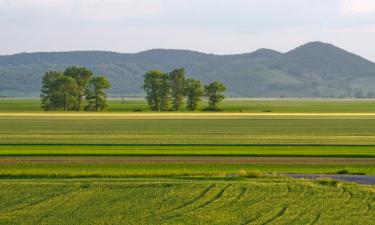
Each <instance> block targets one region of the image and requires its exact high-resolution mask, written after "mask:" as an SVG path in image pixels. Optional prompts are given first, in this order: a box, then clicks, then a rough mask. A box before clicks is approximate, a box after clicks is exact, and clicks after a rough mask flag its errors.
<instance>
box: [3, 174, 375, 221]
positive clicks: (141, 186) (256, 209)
mask: <svg viewBox="0 0 375 225" xmlns="http://www.w3.org/2000/svg"><path fill="white" fill-rule="evenodd" d="M0 192H1V193H2V195H0V224H13V225H16V224H54V225H56V224H90V225H93V224H150V225H153V224H301V225H302V224H332V225H333V224H338V225H342V224H358V225H359V224H371V223H372V222H373V219H374V217H375V202H374V198H375V192H374V189H373V188H371V187H360V186H356V185H348V184H341V183H336V182H332V181H329V180H320V181H314V182H313V181H295V180H291V179H286V178H256V179H246V178H243V179H233V180H220V179H216V180H212V179H206V180H199V179H198V180H194V179H189V180H186V179H170V178H168V179H166V178H163V179H161V178H159V179H126V180H123V179H122V180H118V179H85V180H81V179H74V180H72V179H70V180H66V179H60V180H45V179H43V180H40V179H33V180H24V179H21V180H1V181H0Z"/></svg>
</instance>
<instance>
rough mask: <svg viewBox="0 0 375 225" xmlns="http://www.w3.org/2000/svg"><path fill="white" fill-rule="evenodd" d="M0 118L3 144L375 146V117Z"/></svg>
mask: <svg viewBox="0 0 375 225" xmlns="http://www.w3.org/2000/svg"><path fill="white" fill-rule="evenodd" d="M229 117H230V118H229V119H207V118H205V117H202V118H200V117H197V118H195V119H178V118H175V117H174V116H173V115H171V116H170V119H164V120H160V119H146V118H143V117H142V116H141V117H140V118H139V119H126V118H125V119H124V118H117V117H116V116H113V117H112V116H111V115H109V116H104V117H102V116H98V117H95V116H93V117H87V118H85V117H69V116H68V117H65V116H56V117H44V116H43V117H38V116H36V117H27V116H21V117H12V116H1V117H0V144H125V145H129V144H133V145H136V144H142V145H147V144H149V145H152V144H158V145H163V144H172V145H173V144H179V145H183V144H185V145H189V144H197V145H199V144H207V145H210V144H211V145H225V144H231V145H236V144H238V145H241V144H245V145H246V144H259V145H272V144H282V145H294V144H305V145H375V117H371V118H367V117H365V118H362V117H356V116H355V115H354V116H352V117H339V116H338V117H333V118H325V117H320V116H306V117H305V116H287V117H283V116H281V117H278V116H276V117H272V118H267V117H255V118H254V117H252V116H245V118H244V117H243V116H236V115H234V116H229Z"/></svg>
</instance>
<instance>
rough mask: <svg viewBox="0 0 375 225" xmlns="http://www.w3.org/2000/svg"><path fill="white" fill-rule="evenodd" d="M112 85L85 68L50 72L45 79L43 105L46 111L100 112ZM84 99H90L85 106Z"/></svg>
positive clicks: (73, 67) (42, 91) (43, 83)
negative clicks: (106, 92) (106, 90)
mask: <svg viewBox="0 0 375 225" xmlns="http://www.w3.org/2000/svg"><path fill="white" fill-rule="evenodd" d="M110 87H111V85H110V83H109V81H108V80H107V79H106V78H105V77H95V76H94V75H93V73H92V72H91V71H90V70H89V69H87V68H84V67H76V66H72V67H68V68H67V69H66V70H65V71H64V72H59V71H48V72H46V73H45V75H44V76H43V80H42V90H41V95H40V97H41V106H42V108H43V109H44V110H45V111H52V110H63V111H81V110H82V109H85V110H87V111H101V110H104V109H105V108H106V94H105V92H104V90H105V89H108V88H110ZM84 100H87V105H86V106H85V107H83V102H84Z"/></svg>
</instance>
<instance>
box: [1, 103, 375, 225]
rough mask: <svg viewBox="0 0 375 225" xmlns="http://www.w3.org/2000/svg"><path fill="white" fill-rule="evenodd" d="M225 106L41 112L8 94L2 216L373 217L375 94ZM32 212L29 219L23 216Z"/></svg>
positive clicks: (157, 220)
mask: <svg viewBox="0 0 375 225" xmlns="http://www.w3.org/2000/svg"><path fill="white" fill-rule="evenodd" d="M222 107H223V110H224V111H223V112H216V113H208V112H195V113H189V112H176V113H174V112H164V113H152V112H149V111H148V109H147V106H146V104H145V102H144V101H143V100H134V99H132V100H129V101H126V103H122V102H121V101H120V100H118V99H117V100H116V99H114V100H111V101H110V108H109V111H108V112H103V113H85V112H78V113H75V112H42V111H40V109H39V101H37V100H25V99H7V100H0V224H340V225H341V224H371V223H372V221H373V220H374V218H375V189H374V187H373V186H365V185H359V184H354V183H346V182H338V181H335V180H330V179H319V180H304V179H292V178H287V177H286V174H287V173H298V174H299V173H306V174H313V173H318V174H342V173H345V174H366V175H372V176H374V175H375V135H374V134H375V103H373V102H372V101H370V100H360V101H349V100H290V99H287V100H272V99H257V100H246V99H242V100H227V101H225V102H224V103H223V105H222ZM25 221H27V222H25Z"/></svg>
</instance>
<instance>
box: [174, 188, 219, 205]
mask: <svg viewBox="0 0 375 225" xmlns="http://www.w3.org/2000/svg"><path fill="white" fill-rule="evenodd" d="M214 187H215V185H214V184H212V185H210V186H209V187H208V188H206V189H205V190H203V192H202V193H200V194H199V195H198V196H196V197H195V198H193V199H192V200H190V201H188V202H186V203H184V204H182V205H181V206H178V207H177V208H175V209H174V210H180V209H183V208H186V207H187V206H189V205H192V204H194V203H195V202H197V201H199V199H202V198H204V196H205V195H206V194H207V193H208V192H209V191H210V190H211V189H212V188H214Z"/></svg>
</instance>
